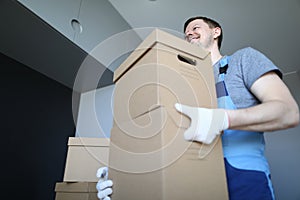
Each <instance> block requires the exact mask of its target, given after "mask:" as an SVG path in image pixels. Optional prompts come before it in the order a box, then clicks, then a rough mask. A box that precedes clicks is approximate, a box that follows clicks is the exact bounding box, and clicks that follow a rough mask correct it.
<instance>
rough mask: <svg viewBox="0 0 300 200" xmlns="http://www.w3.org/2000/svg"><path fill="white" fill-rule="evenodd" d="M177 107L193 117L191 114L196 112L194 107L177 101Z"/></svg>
mask: <svg viewBox="0 0 300 200" xmlns="http://www.w3.org/2000/svg"><path fill="white" fill-rule="evenodd" d="M175 108H176V110H177V111H179V112H181V113H183V114H185V115H187V116H189V117H191V115H192V114H193V112H194V109H193V107H190V106H186V105H182V104H180V103H176V104H175Z"/></svg>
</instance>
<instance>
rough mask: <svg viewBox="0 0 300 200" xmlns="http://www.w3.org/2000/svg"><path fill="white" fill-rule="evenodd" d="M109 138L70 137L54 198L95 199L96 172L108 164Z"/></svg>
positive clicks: (69, 199)
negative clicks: (62, 170)
mask: <svg viewBox="0 0 300 200" xmlns="http://www.w3.org/2000/svg"><path fill="white" fill-rule="evenodd" d="M109 143H110V140H109V138H84V137H70V138H69V141H68V153H67V159H66V165H65V171H64V177H63V182H59V183H56V187H55V192H56V200H77V199H78V200H79V199H80V200H94V199H97V191H96V182H97V181H98V179H97V177H96V173H97V170H98V168H99V167H102V166H107V165H108V155H109Z"/></svg>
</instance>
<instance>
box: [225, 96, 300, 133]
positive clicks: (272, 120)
mask: <svg viewBox="0 0 300 200" xmlns="http://www.w3.org/2000/svg"><path fill="white" fill-rule="evenodd" d="M226 112H227V114H228V117H229V121H230V127H229V129H236V130H248V131H261V132H265V131H275V130H281V129H286V128H290V127H294V126H296V125H297V124H298V123H299V110H298V106H297V104H296V103H294V102H291V103H290V104H287V103H285V102H282V101H279V100H274V101H269V102H265V103H263V104H260V105H257V106H254V107H251V108H245V109H238V110H226Z"/></svg>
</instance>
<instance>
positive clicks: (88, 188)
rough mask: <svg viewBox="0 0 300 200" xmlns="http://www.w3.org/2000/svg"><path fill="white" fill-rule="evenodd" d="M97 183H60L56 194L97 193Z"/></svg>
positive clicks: (57, 185) (57, 184) (56, 186)
mask: <svg viewBox="0 0 300 200" xmlns="http://www.w3.org/2000/svg"><path fill="white" fill-rule="evenodd" d="M96 184H97V183H96V182H74V183H71V182H60V183H56V184H55V192H97V189H96Z"/></svg>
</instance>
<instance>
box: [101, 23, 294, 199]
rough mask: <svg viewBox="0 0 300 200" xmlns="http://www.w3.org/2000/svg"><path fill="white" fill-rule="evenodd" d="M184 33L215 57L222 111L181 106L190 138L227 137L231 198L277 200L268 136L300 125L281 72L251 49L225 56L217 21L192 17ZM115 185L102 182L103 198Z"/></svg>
mask: <svg viewBox="0 0 300 200" xmlns="http://www.w3.org/2000/svg"><path fill="white" fill-rule="evenodd" d="M184 32H185V36H186V40H187V41H188V42H190V43H192V44H195V45H198V46H200V47H202V48H203V49H205V50H207V51H209V52H211V59H212V63H213V67H214V74H215V80H216V89H217V96H218V107H219V108H218V109H207V108H197V107H189V106H187V105H180V104H176V105H175V108H176V109H177V110H178V111H179V112H182V113H183V114H185V115H187V116H189V117H190V118H191V121H192V122H191V126H190V127H189V128H188V129H187V130H186V131H185V133H184V138H185V139H186V140H189V141H190V140H195V141H199V142H203V143H207V144H209V143H211V142H212V141H213V140H214V138H215V137H216V136H217V135H219V134H221V133H223V134H222V144H223V151H224V161H225V169H226V176H227V184H228V192H229V198H230V199H231V200H234V199H251V200H254V199H259V200H262V199H274V198H275V197H274V193H273V189H272V184H271V180H270V171H269V166H268V163H267V161H266V158H265V156H264V136H263V132H267V131H275V130H281V129H286V128H290V127H294V126H296V125H297V124H298V123H299V109H298V105H297V103H296V102H295V100H294V98H293V97H292V95H291V94H290V92H289V90H288V88H287V87H286V85H285V84H284V83H283V81H282V80H281V76H282V74H281V72H280V70H279V69H278V68H277V67H276V66H275V65H274V64H273V63H272V62H271V61H270V60H269V59H268V58H267V57H266V56H264V55H263V54H262V53H260V52H258V51H257V50H255V49H252V48H250V47H248V48H244V49H241V50H238V51H236V52H235V53H234V54H232V55H231V56H222V55H221V53H220V48H221V43H222V38H223V37H222V36H223V34H222V28H221V26H220V25H219V24H218V23H217V22H216V21H214V20H212V19H209V18H206V17H192V18H190V19H188V20H187V21H186V23H185V24H184ZM103 171H106V172H107V168H100V169H99V170H98V175H100V174H102V172H103ZM111 186H112V181H111V180H108V181H99V182H98V185H97V189H98V191H99V192H98V197H99V198H101V199H105V200H106V199H109V197H108V195H109V194H111V192H112V188H111ZM199 189H200V188H199Z"/></svg>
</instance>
